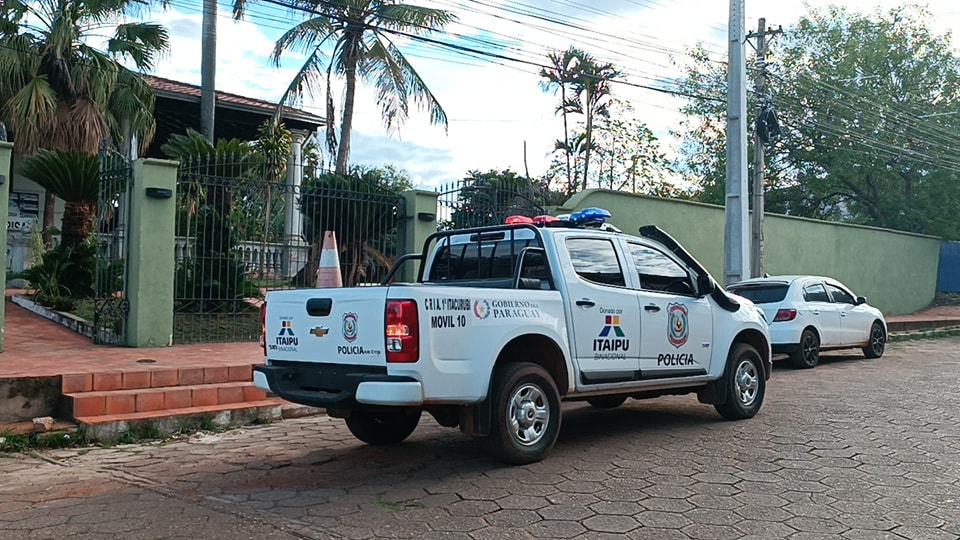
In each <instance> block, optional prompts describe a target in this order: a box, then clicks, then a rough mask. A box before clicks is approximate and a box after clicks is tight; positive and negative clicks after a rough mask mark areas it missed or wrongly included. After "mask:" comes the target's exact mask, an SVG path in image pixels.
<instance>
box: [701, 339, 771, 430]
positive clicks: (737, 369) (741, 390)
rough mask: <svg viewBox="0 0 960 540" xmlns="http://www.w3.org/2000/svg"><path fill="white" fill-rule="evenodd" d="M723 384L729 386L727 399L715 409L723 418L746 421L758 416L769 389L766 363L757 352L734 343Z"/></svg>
mask: <svg viewBox="0 0 960 540" xmlns="http://www.w3.org/2000/svg"><path fill="white" fill-rule="evenodd" d="M721 384H725V385H727V399H726V401H724V402H723V403H718V404H716V405H714V406H713V407H714V408H715V409H716V410H717V412H718V413H720V416H722V417H724V418H726V419H728V420H743V419H745V418H752V417H753V416H754V415H755V414H757V411H759V410H760V406H761V405H762V404H763V396H764V393H765V392H766V388H767V381H766V379H765V378H764V373H763V360H762V359H761V358H760V353H758V352H757V349H755V348H754V347H753V346H752V345H748V344H746V343H734V344H733V347H731V348H730V354H729V355H728V356H727V368H726V372H725V373H724V375H723V379H721Z"/></svg>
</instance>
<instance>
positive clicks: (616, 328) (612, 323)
mask: <svg viewBox="0 0 960 540" xmlns="http://www.w3.org/2000/svg"><path fill="white" fill-rule="evenodd" d="M605 317H606V318H605V320H604V323H603V329H602V330H600V337H609V336H610V332H613V334H614V335H615V336H617V337H623V330H622V329H621V328H620V316H619V315H606V316H605Z"/></svg>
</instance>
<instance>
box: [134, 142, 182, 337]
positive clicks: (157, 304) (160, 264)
mask: <svg viewBox="0 0 960 540" xmlns="http://www.w3.org/2000/svg"><path fill="white" fill-rule="evenodd" d="M147 188H161V189H169V190H170V191H171V193H172V196H171V197H170V198H168V199H156V198H150V197H147V194H146V190H147ZM132 189H133V193H132V195H131V197H130V218H129V229H128V230H129V236H128V238H129V242H130V253H129V256H128V257H127V279H128V280H129V283H128V285H127V291H128V293H129V299H130V318H129V319H128V321H127V346H129V347H164V346H169V345H171V344H172V341H173V281H174V275H175V259H176V258H175V256H174V224H175V222H176V201H177V196H176V189H177V162H175V161H162V160H158V159H141V160H137V161H135V162H134V163H133V188H132Z"/></svg>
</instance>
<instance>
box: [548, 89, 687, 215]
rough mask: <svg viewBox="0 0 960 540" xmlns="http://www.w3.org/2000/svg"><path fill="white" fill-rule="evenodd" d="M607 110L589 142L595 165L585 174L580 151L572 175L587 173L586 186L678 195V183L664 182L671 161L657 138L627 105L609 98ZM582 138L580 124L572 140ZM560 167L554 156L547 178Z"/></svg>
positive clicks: (559, 169)
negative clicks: (593, 153)
mask: <svg viewBox="0 0 960 540" xmlns="http://www.w3.org/2000/svg"><path fill="white" fill-rule="evenodd" d="M607 109H608V114H606V115H604V116H601V117H600V118H599V120H598V122H597V124H596V126H595V127H594V133H593V136H592V139H593V140H592V142H591V145H590V146H591V147H592V148H593V150H594V152H595V156H596V162H597V167H595V168H594V169H591V170H590V171H589V172H587V173H584V171H583V170H582V167H583V165H584V164H585V163H584V159H583V153H582V152H581V153H578V154H576V155H575V156H574V157H575V159H574V168H575V171H574V175H575V176H576V177H578V178H579V177H581V176H583V175H584V174H587V176H586V177H585V178H586V185H587V186H595V187H600V188H606V189H611V190H614V191H630V192H632V193H645V194H648V195H658V196H677V195H679V194H681V193H682V191H681V189H680V188H679V187H678V186H676V185H674V184H672V183H671V182H669V181H667V175H668V173H669V172H670V163H669V162H668V160H667V158H666V156H665V155H664V154H663V152H662V151H661V150H660V145H659V142H658V141H657V138H656V137H655V136H654V134H653V132H652V131H650V128H648V127H647V125H646V124H644V123H643V122H641V121H640V120H639V119H638V118H636V116H635V115H634V114H633V108H632V107H631V106H630V104H629V103H626V102H624V101H619V100H612V101H610V103H609V104H608V106H607ZM585 139H586V133H585V128H584V127H582V126H581V127H579V128H578V129H577V130H575V131H574V133H573V136H572V140H574V141H577V140H585ZM584 146H585V145H581V147H584ZM562 168H563V163H562V162H561V161H560V160H559V159H558V158H555V159H554V162H553V163H552V164H551V166H550V169H549V170H548V172H547V178H548V179H550V180H552V179H555V178H558V177H560V176H561V175H562V172H561V169H562ZM571 194H572V193H571Z"/></svg>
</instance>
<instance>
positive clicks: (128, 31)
mask: <svg viewBox="0 0 960 540" xmlns="http://www.w3.org/2000/svg"><path fill="white" fill-rule="evenodd" d="M169 48H170V35H169V33H168V32H167V30H166V29H165V28H164V27H162V26H160V25H159V24H151V23H129V24H121V25H118V26H117V30H116V33H115V34H114V37H113V38H111V39H110V41H109V42H108V43H107V51H108V52H109V53H110V54H112V55H114V56H120V57H126V58H129V59H130V60H132V61H133V63H134V65H136V66H137V69H140V70H143V71H149V70H151V69H153V67H154V62H155V60H156V58H157V56H158V55H159V54H162V53H164V52H166V51H167V50H169Z"/></svg>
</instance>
